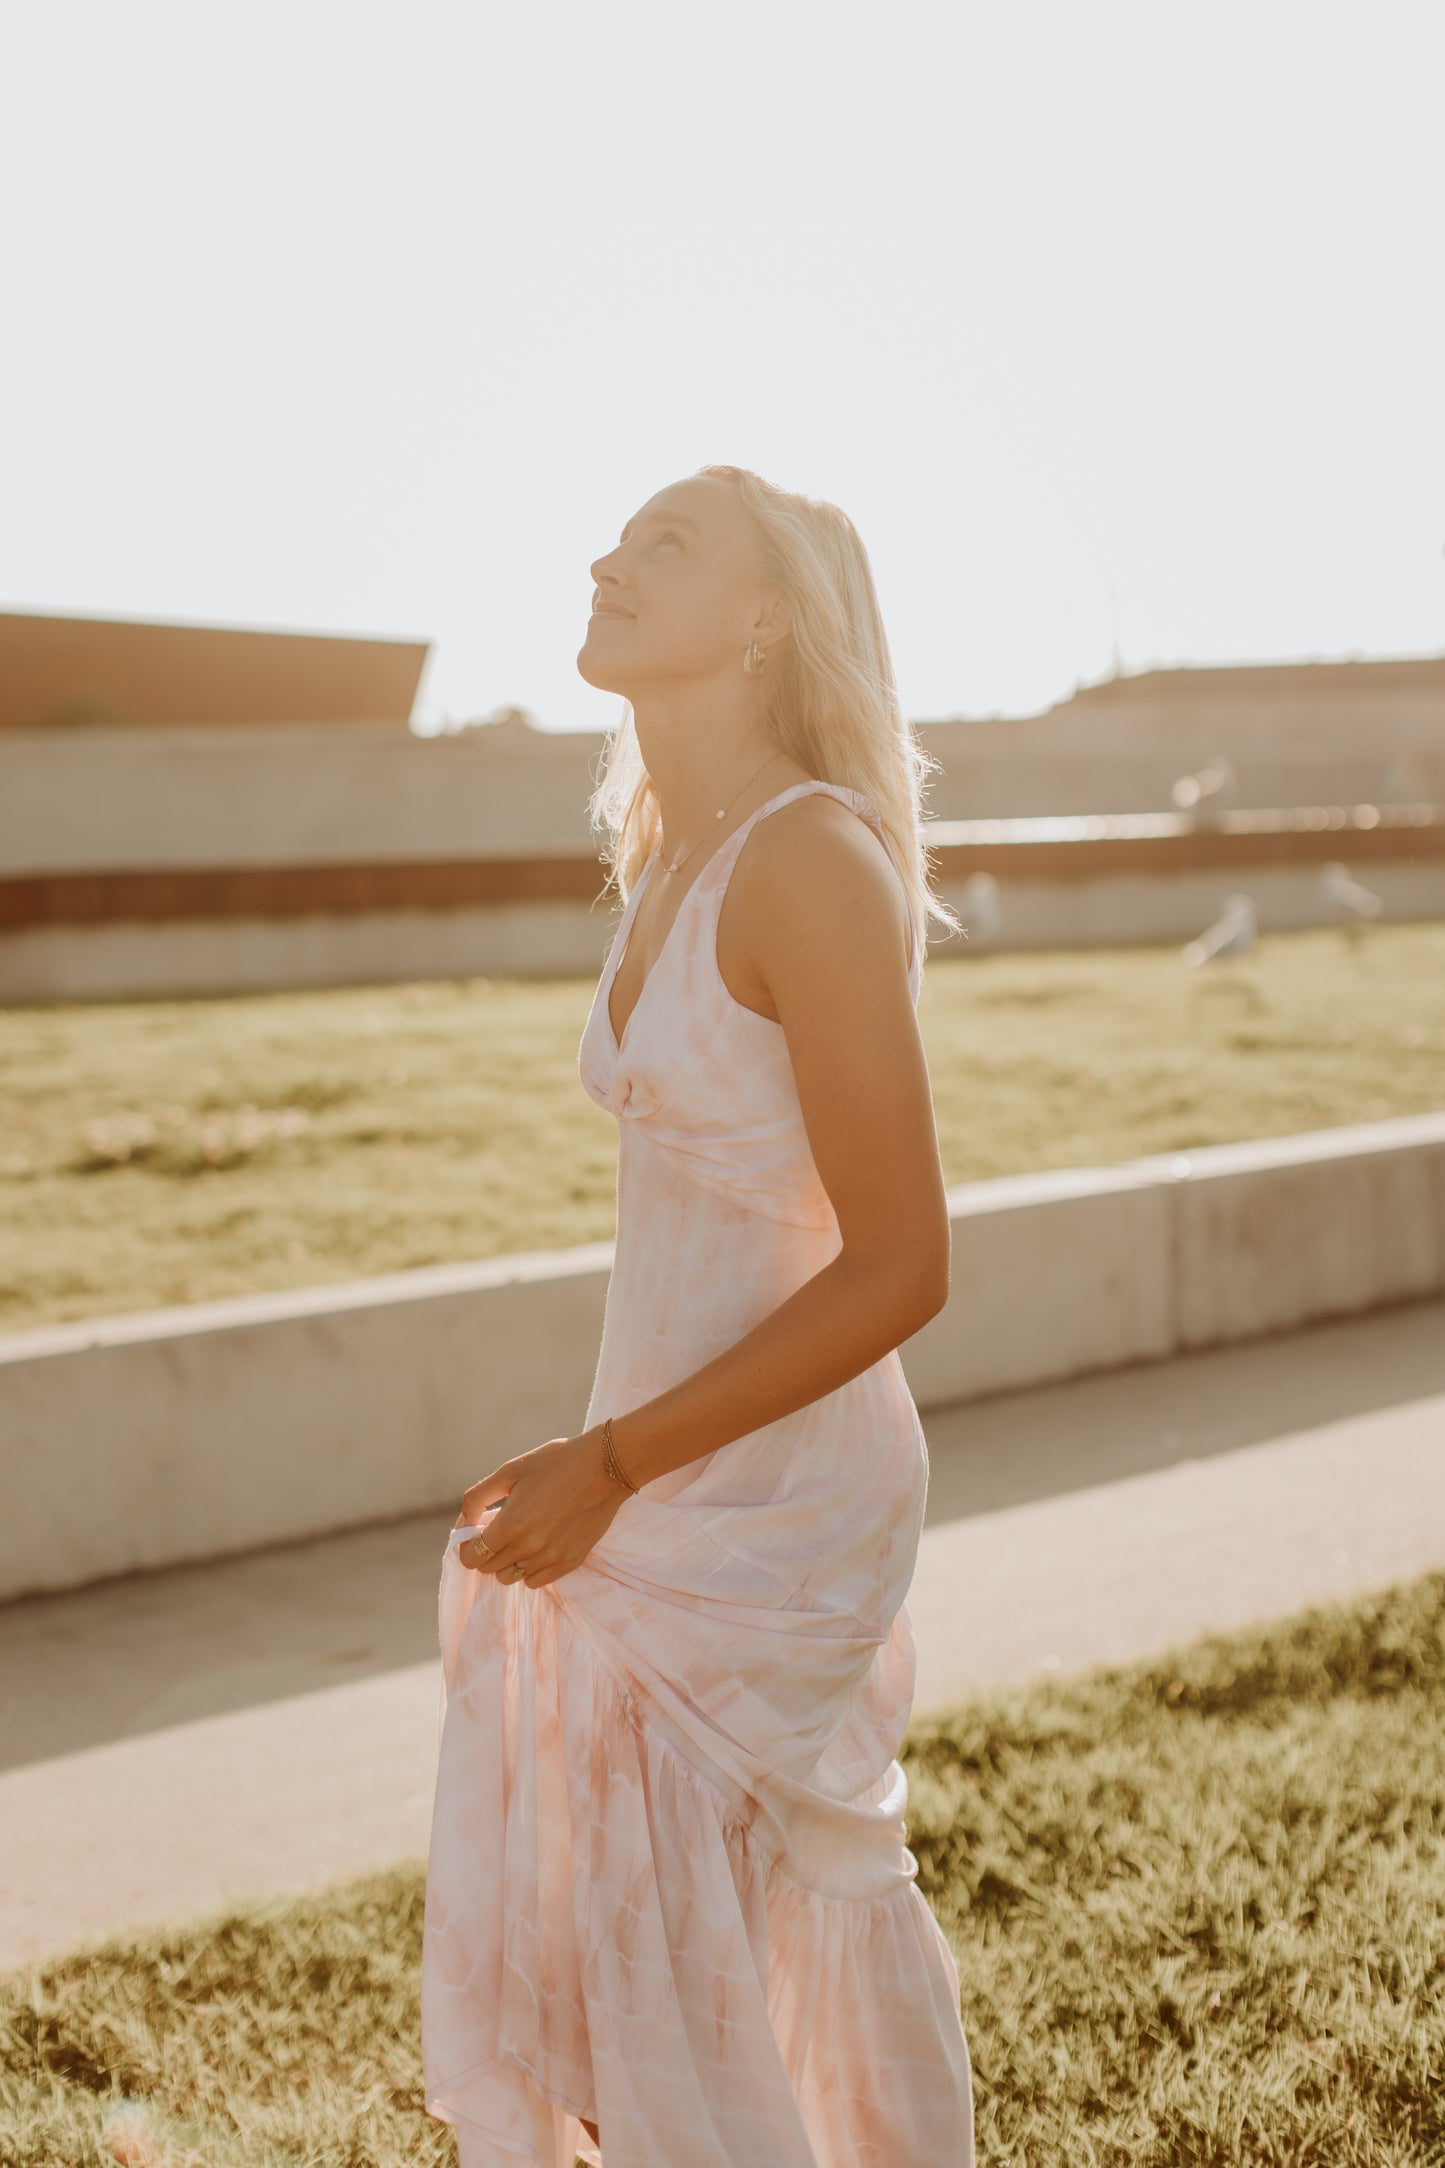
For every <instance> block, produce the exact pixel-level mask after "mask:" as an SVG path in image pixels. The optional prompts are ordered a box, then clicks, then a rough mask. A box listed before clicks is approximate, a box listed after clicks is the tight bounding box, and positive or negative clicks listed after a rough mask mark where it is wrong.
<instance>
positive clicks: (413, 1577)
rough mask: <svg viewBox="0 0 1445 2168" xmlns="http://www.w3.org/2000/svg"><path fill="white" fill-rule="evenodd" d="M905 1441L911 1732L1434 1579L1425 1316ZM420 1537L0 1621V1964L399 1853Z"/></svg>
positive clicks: (955, 1415) (1432, 1398)
mask: <svg viewBox="0 0 1445 2168" xmlns="http://www.w3.org/2000/svg"><path fill="white" fill-rule="evenodd" d="M928 1429H929V1444H930V1452H931V1455H932V1480H931V1485H930V1498H929V1507H930V1510H929V1525H928V1527H927V1529H926V1531H925V1534H924V1539H923V1545H922V1550H921V1553H920V1557H919V1565H918V1573H917V1577H916V1579H915V1581H914V1585H913V1591H912V1594H911V1596H910V1599H909V1608H910V1611H911V1614H912V1617H913V1621H914V1628H915V1632H916V1635H917V1639H918V1645H919V1672H918V1693H917V1701H916V1707H917V1708H918V1710H919V1711H923V1710H926V1709H930V1708H938V1707H943V1706H946V1705H947V1704H948V1703H950V1702H952V1701H956V1700H959V1699H961V1698H963V1697H965V1696H967V1695H968V1694H969V1693H971V1692H973V1691H975V1690H977V1689H980V1688H987V1687H989V1686H992V1685H995V1684H999V1683H1003V1682H1008V1681H1014V1680H1024V1679H1027V1678H1029V1677H1032V1676H1035V1675H1037V1674H1038V1673H1039V1672H1041V1671H1049V1670H1054V1671H1078V1670H1083V1669H1086V1668H1088V1667H1089V1666H1090V1665H1093V1664H1095V1663H1100V1662H1116V1661H1127V1660H1128V1659H1130V1658H1132V1657H1136V1656H1142V1655H1151V1654H1155V1653H1160V1652H1162V1651H1163V1650H1164V1649H1166V1648H1167V1647H1169V1646H1170V1645H1173V1644H1177V1643H1180V1642H1183V1641H1187V1640H1190V1639H1192V1638H1193V1637H1194V1636H1195V1635H1197V1634H1200V1633H1203V1632H1207V1631H1211V1630H1215V1629H1221V1628H1228V1627H1231V1626H1235V1625H1241V1624H1244V1623H1246V1622H1249V1621H1251V1620H1256V1619H1264V1618H1270V1617H1277V1616H1280V1615H1283V1614H1285V1613H1288V1612H1290V1611H1293V1610H1296V1609H1298V1608H1300V1607H1301V1606H1303V1605H1305V1604H1308V1603H1312V1602H1319V1601H1330V1600H1333V1599H1337V1598H1346V1597H1350V1596H1353V1595H1356V1594H1359V1593H1362V1592H1364V1591H1367V1590H1369V1589H1373V1588H1379V1587H1384V1586H1385V1585H1387V1584H1388V1583H1390V1582H1392V1581H1395V1580H1401V1579H1406V1578H1408V1577H1409V1576H1411V1575H1413V1574H1417V1573H1421V1572H1424V1571H1426V1570H1428V1569H1430V1568H1436V1567H1445V1304H1440V1303H1429V1304H1421V1305H1413V1306H1410V1307H1408V1308H1405V1309H1400V1310H1395V1311H1391V1312H1388V1313H1384V1314H1381V1315H1378V1316H1375V1317H1371V1318H1365V1319H1357V1320H1351V1321H1350V1322H1348V1323H1344V1324H1340V1325H1336V1326H1330V1327H1318V1328H1315V1329H1313V1330H1311V1331H1309V1332H1303V1333H1298V1334H1294V1335H1292V1336H1291V1337H1289V1338H1288V1339H1282V1340H1275V1341H1269V1342H1261V1343H1256V1344H1253V1345H1250V1346H1246V1347H1236V1348H1231V1349H1227V1350H1223V1351H1220V1352H1218V1353H1213V1354H1205V1355H1195V1356H1190V1357H1187V1358H1184V1359H1182V1360H1179V1361H1173V1362H1168V1363H1159V1364H1152V1365H1147V1366H1144V1367H1141V1368H1138V1369H1133V1370H1128V1371H1123V1372H1116V1373H1113V1374H1111V1375H1108V1376H1103V1377H1097V1378H1092V1379H1087V1380H1084V1381H1082V1382H1080V1383H1076V1384H1073V1385H1065V1386H1054V1387H1050V1388H1047V1389H1044V1390H1040V1391H1034V1392H1026V1393H1017V1394H1011V1395H1008V1396H1006V1397H1003V1398H999V1399H995V1400H991V1401H982V1402H975V1403H972V1404H970V1405H968V1406H964V1407H960V1408H958V1409H955V1410H951V1411H948V1412H946V1413H943V1414H940V1415H937V1416H935V1417H933V1418H932V1419H931V1420H930V1422H929V1426H928ZM83 1510H84V1501H83V1500H78V1501H77V1511H78V1512H81V1511H83ZM450 1519H451V1515H450V1514H446V1515H439V1516H430V1515H428V1516H426V1517H425V1518H423V1519H421V1520H409V1521H405V1522H401V1523H397V1524H395V1525H393V1526H391V1527H386V1528H377V1529H369V1530H364V1531H362V1532H361V1533H359V1534H353V1535H347V1536H339V1537H330V1538H326V1539H324V1540H320V1541H314V1542H308V1543H301V1544H294V1545H290V1546H288V1547H286V1548H285V1549H281V1550H274V1551H269V1552H264V1553H260V1554H257V1555H254V1556H251V1557H246V1558H241V1559H231V1560H228V1561H225V1562H224V1563H221V1564H218V1565H215V1566H208V1567H188V1568H183V1569H180V1570H175V1571H171V1572H166V1573H158V1574H150V1575H137V1576H135V1577H133V1578H130V1579H126V1580H121V1581H110V1582H106V1583H103V1584H100V1585H98V1586H95V1587H92V1588H89V1589H84V1590H81V1591H79V1592H78V1593H74V1594H67V1595H60V1596H51V1597H45V1598H40V1599H36V1600H32V1601H28V1602H23V1603H16V1604H12V1605H10V1606H8V1607H5V1608H0V1676H3V1677H4V1679H5V1682H6V1690H5V1718H4V1727H3V1734H0V1966H3V1965H10V1964H15V1963H18V1962H21V1961H23V1960H24V1959H26V1958H27V1957H30V1956H34V1955H40V1954H44V1953H47V1952H50V1951H56V1950H61V1949H65V1948H67V1947H71V1946H73V1945H76V1944H78V1943H80V1942H82V1941H84V1940H87V1939H89V1938H90V1937H92V1936H98V1935H101V1934H104V1933H108V1932H110V1931H111V1930H114V1929H122V1928H128V1927H132V1926H137V1925H141V1924H145V1923H150V1922H160V1921H166V1920H172V1919H178V1918H184V1917H186V1916H187V1915H194V1914H196V1913H200V1912H205V1911H209V1910H212V1909H214V1908H216V1907H219V1906H221V1905H223V1904H226V1903H228V1902H230V1901H232V1900H235V1899H242V1898H248V1897H254V1896H271V1895H281V1894H286V1893H289V1892H292V1891H297V1890H303V1889H306V1888H307V1887H311V1886H315V1885H316V1884H318V1883H321V1882H326V1881H330V1880H333V1879H337V1878H339V1877H342V1876H346V1875H350V1874H355V1873H360V1872H363V1871H365V1870H367V1869H368V1868H372V1867H376V1866H381V1865H385V1864H389V1863H390V1862H392V1861H394V1860H396V1859H400V1858H404V1857H409V1856H419V1855H421V1854H422V1853H423V1852H424V1850H425V1847H426V1839H427V1824H428V1818H429V1814H430V1806H431V1788H432V1781H433V1770H434V1765H435V1755H436V1732H437V1704H438V1692H437V1688H438V1673H437V1667H436V1662H435V1657H434V1650H435V1632H436V1622H435V1592H436V1582H437V1573H438V1568H439V1562H440V1555H441V1550H442V1547H443V1545H444V1543H445V1540H446V1531H447V1527H448V1525H449V1523H450Z"/></svg>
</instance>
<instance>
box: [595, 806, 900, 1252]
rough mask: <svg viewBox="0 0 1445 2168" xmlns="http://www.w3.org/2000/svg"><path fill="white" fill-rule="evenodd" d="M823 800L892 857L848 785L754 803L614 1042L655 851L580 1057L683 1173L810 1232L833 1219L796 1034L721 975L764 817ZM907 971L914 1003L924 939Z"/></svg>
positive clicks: (874, 815)
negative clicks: (742, 867) (725, 940)
mask: <svg viewBox="0 0 1445 2168" xmlns="http://www.w3.org/2000/svg"><path fill="white" fill-rule="evenodd" d="M819 792H822V793H826V794H827V795H828V796H830V797H833V798H837V799H838V800H840V801H841V802H842V803H843V804H844V805H847V806H849V807H851V808H852V810H853V811H854V812H855V813H857V814H858V815H859V817H860V818H861V819H863V820H865V821H867V823H868V825H869V826H870V827H871V828H872V829H873V831H874V833H875V834H876V835H877V837H878V839H879V841H880V843H882V845H883V848H884V849H885V851H888V850H889V846H888V841H887V837H886V836H885V834H884V831H883V825H882V822H881V821H880V819H879V816H878V812H877V808H876V807H875V805H874V803H873V801H872V799H871V798H869V797H868V796H866V795H865V793H863V792H862V791H856V790H851V789H849V788H848V787H847V786H845V785H843V784H840V783H825V782H822V781H820V780H817V779H813V780H810V781H808V782H805V783H795V784H793V785H792V786H791V787H790V788H789V789H787V790H785V791H780V792H779V793H778V795H777V796H776V797H773V798H770V799H768V800H767V801H766V803H765V804H763V805H760V806H758V807H756V808H755V809H754V811H753V812H752V813H750V814H749V815H748V817H747V819H746V820H744V821H743V822H742V823H741V824H740V825H739V826H738V828H737V829H736V830H735V831H734V832H733V834H732V835H730V836H729V837H728V839H727V841H726V842H725V843H724V844H723V846H722V848H721V849H720V850H719V851H717V852H716V853H715V854H714V856H713V857H712V858H711V859H709V861H708V863H707V864H706V866H704V868H703V870H702V872H701V873H700V874H699V875H698V877H697V879H696V880H695V881H694V882H693V884H692V887H691V888H690V889H689V890H688V891H687V894H686V895H685V896H684V897H683V900H682V903H681V905H680V906H679V909H678V913H677V916H676V918H675V920H674V921H673V924H672V926H671V927H670V928H669V929H668V933H667V938H666V940H665V941H664V943H663V946H662V949H661V951H660V952H659V954H658V956H657V959H656V961H655V962H654V964H653V966H652V968H651V970H650V971H649V973H648V975H647V978H646V981H645V982H644V984H643V987H642V991H641V993H640V994H639V995H638V997H637V1002H636V1006H635V1007H634V1009H633V1012H632V1014H631V1015H630V1016H629V1017H628V1019H627V1022H626V1025H625V1027H624V1029H623V1032H622V1037H621V1042H620V1043H619V1042H618V1039H617V1036H616V1034H615V1032H614V1030H613V1026H612V1020H611V1014H610V1005H611V997H612V987H613V983H614V981H615V979H616V976H617V970H618V966H619V965H620V964H621V962H622V958H623V956H624V954H625V952H626V948H627V943H628V940H629V938H630V936H631V933H632V928H633V924H634V922H635V920H636V916H637V908H638V903H639V901H640V899H641V897H642V895H643V892H644V891H645V889H646V888H647V887H648V885H649V883H650V882H651V881H652V879H653V877H654V875H655V872H656V868H657V865H658V862H659V859H658V853H657V851H656V850H654V851H653V853H652V855H651V856H650V857H649V858H648V860H647V862H646V864H645V865H644V867H643V869H642V871H641V873H640V874H639V876H638V878H637V881H636V882H635V883H634V885H633V888H632V891H631V893H630V894H629V896H628V899H627V905H626V908H625V910H624V911H623V914H622V917H621V919H620V921H619V923H618V927H617V932H616V934H615V936H614V938H613V941H612V945H611V948H610V949H609V951H608V955H607V961H606V963H605V965H604V967H603V970H602V975H601V977H600V979H599V981H598V985H597V990H596V994H595V996H594V999H593V1002H592V1008H591V1012H590V1014H589V1016H588V1019H587V1024H586V1027H585V1029H584V1031H583V1034H582V1041H581V1047H580V1050H579V1059H578V1069H579V1073H580V1076H581V1080H582V1084H583V1087H584V1089H585V1090H586V1091H587V1093H588V1094H589V1096H590V1097H591V1098H593V1099H595V1100H596V1102H597V1104H598V1105H599V1106H603V1107H607V1108H608V1109H609V1110H610V1111H611V1112H612V1113H613V1114H615V1115H616V1116H617V1118H618V1120H619V1122H622V1123H624V1124H633V1123H640V1124H643V1125H645V1126H646V1129H647V1131H648V1133H649V1135H650V1137H651V1138H652V1140H653V1141H654V1142H655V1143H657V1144H658V1145H660V1146H662V1147H663V1148H664V1149H665V1150H667V1151H668V1152H669V1153H670V1154H672V1155H673V1156H674V1158H675V1159H676V1160H677V1161H678V1162H680V1163H681V1168H680V1170H679V1171H681V1169H682V1168H685V1170H686V1172H687V1173H688V1174H689V1175H690V1176H691V1177H692V1179H693V1180H694V1181H696V1182H697V1183H699V1184H701V1185H702V1186H703V1187H705V1188H708V1189H711V1190H713V1191H715V1192H718V1193H721V1194H724V1195H726V1196H728V1197H729V1198H731V1199H733V1200H734V1201H735V1202H736V1203H737V1204H738V1205H740V1206H742V1207H744V1208H745V1209H747V1210H750V1211H752V1212H755V1213H758V1214H761V1215H763V1216H764V1217H767V1218H773V1219H781V1220H787V1221H790V1222H793V1223H794V1224H797V1225H800V1226H808V1227H827V1226H830V1225H833V1224H834V1218H833V1213H832V1207H831V1206H830V1204H829V1202H828V1198H827V1195H826V1193H825V1192H824V1190H823V1188H822V1185H821V1183H820V1182H819V1179H818V1175H817V1171H816V1169H815V1167H814V1165H813V1159H812V1154H811V1151H810V1150H809V1147H808V1140H807V1134H806V1131H805V1129H804V1126H803V1115H802V1109H801V1106H800V1105H799V1101H798V1093H797V1087H796V1084H795V1082H794V1078H793V1069H792V1063H791V1061H790V1059H789V1056H788V1047H787V1039H786V1036H785V1034H784V1031H783V1028H782V1026H781V1024H778V1023H775V1022H774V1021H773V1019H772V1018H771V1017H767V1016H763V1015H761V1014H760V1013H759V1012H758V1011H757V1010H755V1009H749V1008H747V1007H746V1006H745V1005H744V1004H743V1003H741V1002H740V1001H738V1000H737V999H736V998H735V997H734V995H733V994H732V993H731V992H730V991H729V989H728V987H727V984H726V982H725V981H724V979H723V976H722V973H721V971H720V970H719V968H718V961H717V929H718V920H719V917H720V915H721V912H722V905H723V899H724V897H725V896H726V894H727V888H728V882H729V880H730V878H731V875H732V872H733V868H734V867H735V866H736V864H737V861H738V858H739V856H740V854H741V852H742V850H743V847H744V845H745V843H746V842H747V839H748V837H749V836H750V835H751V834H752V831H753V829H754V828H755V827H756V826H757V824H758V822H759V821H760V820H763V819H765V818H766V817H767V816H768V815H769V814H771V813H775V812H777V811H778V809H779V808H780V807H782V806H785V805H788V804H790V803H791V802H792V801H793V800H794V799H795V798H802V797H807V796H810V795H813V794H814V793H819ZM889 857H890V861H891V859H892V852H891V851H889ZM909 969H910V982H911V986H912V992H913V999H914V1001H915V1002H916V1001H917V999H918V993H919V987H920V984H921V959H920V957H919V954H918V944H917V941H916V939H915V940H914V942H913V951H912V956H911V961H910V966H909Z"/></svg>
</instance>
